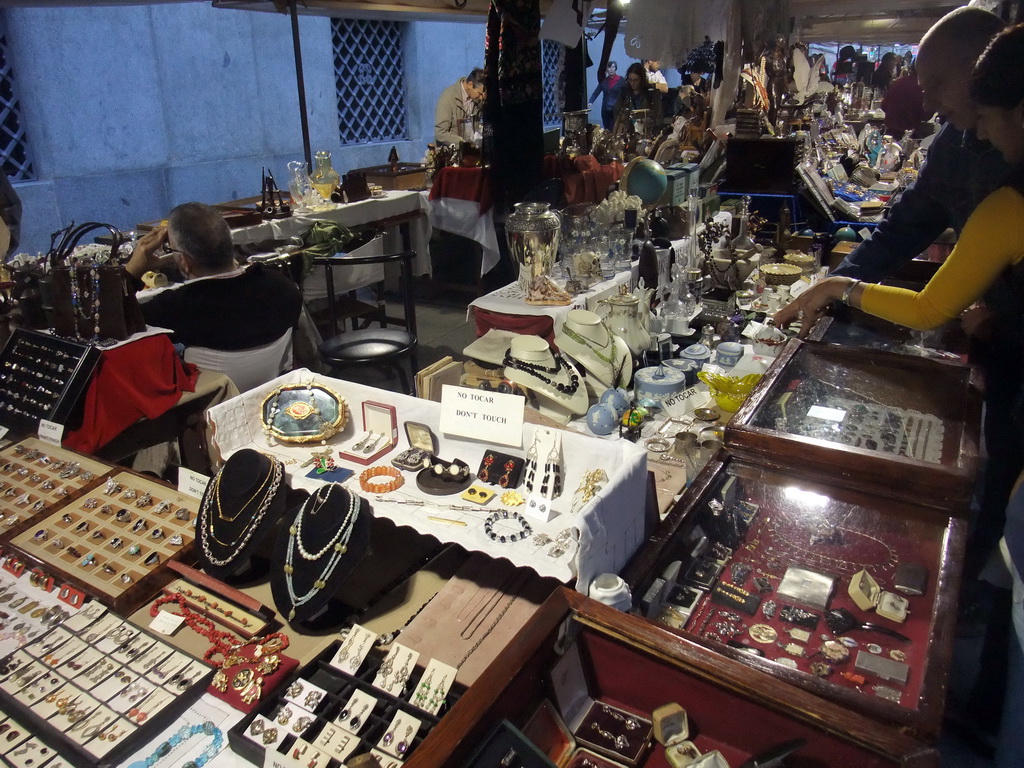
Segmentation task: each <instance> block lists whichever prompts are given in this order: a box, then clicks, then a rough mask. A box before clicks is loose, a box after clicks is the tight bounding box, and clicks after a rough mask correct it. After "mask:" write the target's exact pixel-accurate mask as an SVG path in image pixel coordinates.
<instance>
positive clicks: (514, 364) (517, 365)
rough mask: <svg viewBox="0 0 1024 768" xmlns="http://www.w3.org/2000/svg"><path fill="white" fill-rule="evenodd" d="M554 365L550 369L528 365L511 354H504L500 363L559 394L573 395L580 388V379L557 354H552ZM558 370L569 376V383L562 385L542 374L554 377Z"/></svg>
mask: <svg viewBox="0 0 1024 768" xmlns="http://www.w3.org/2000/svg"><path fill="white" fill-rule="evenodd" d="M553 356H554V360H555V364H554V365H553V366H551V367H548V366H546V365H540V364H539V363H529V362H527V361H525V360H520V359H519V358H518V357H512V354H511V352H507V353H506V354H505V361H504V362H503V363H502V365H504V366H505V367H506V368H512V369H513V370H516V371H522V372H523V373H528V374H530V375H531V376H533V377H534V378H536V379H540V380H541V381H543V382H544V383H545V384H547V385H548V386H551V387H554V388H555V389H556V390H558V391H559V392H561V393H563V394H566V395H573V394H575V393H576V390H577V389H579V387H580V377H579V376H577V375H576V373H575V372H574V371H573V369H572V366H570V365H569V363H568V361H567V360H566V359H565V358H564V357H562V356H561V355H560V354H559V353H558V352H554V353H553ZM559 370H564V371H565V372H566V373H567V374H569V383H568V384H562V383H561V382H558V381H554V380H553V379H552V378H551V377H550V376H545V375H544V374H551V375H552V376H553V375H556V374H557V373H558V372H559Z"/></svg>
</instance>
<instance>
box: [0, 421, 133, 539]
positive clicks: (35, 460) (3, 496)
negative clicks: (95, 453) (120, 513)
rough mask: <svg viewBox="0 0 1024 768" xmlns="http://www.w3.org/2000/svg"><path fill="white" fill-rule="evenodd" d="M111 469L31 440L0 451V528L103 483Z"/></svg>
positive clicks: (29, 518) (40, 513)
mask: <svg viewBox="0 0 1024 768" xmlns="http://www.w3.org/2000/svg"><path fill="white" fill-rule="evenodd" d="M112 469H113V468H112V467H111V466H110V465H108V464H103V463H101V462H99V461H95V460H93V459H89V458H86V457H85V456H81V455H79V454H77V453H74V452H73V451H67V450H64V449H63V448H59V447H57V446H55V445H49V444H48V443H44V442H43V441H42V440H39V439H37V438H34V437H29V438H25V439H24V440H22V441H20V442H18V443H15V444H14V445H9V446H7V447H6V448H4V449H3V450H2V451H0V525H2V527H3V530H5V531H6V530H10V529H11V528H12V527H14V526H15V525H17V524H19V523H22V524H24V523H27V522H31V521H32V520H35V519H38V518H39V517H41V516H43V515H44V514H45V513H46V512H47V510H49V509H52V508H54V507H58V506H61V505H63V504H65V503H67V502H69V501H71V500H73V499H75V498H77V497H78V496H79V495H80V494H81V493H83V492H84V491H85V490H87V489H91V488H95V487H96V486H98V485H100V484H101V483H102V482H103V479H104V478H105V477H106V475H107V473H108V472H110V471H111V470H112Z"/></svg>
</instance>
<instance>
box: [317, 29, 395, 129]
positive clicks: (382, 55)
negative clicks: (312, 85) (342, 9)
mask: <svg viewBox="0 0 1024 768" xmlns="http://www.w3.org/2000/svg"><path fill="white" fill-rule="evenodd" d="M332 28H333V34H332V39H333V46H334V77H335V83H336V86H337V92H338V134H339V136H340V137H341V143H342V144H366V143H368V142H373V141H400V140H406V139H408V138H409V130H408V122H407V120H406V103H405V73H404V68H403V65H402V25H401V24H400V23H399V22H395V21H369V20H364V19H333V20H332Z"/></svg>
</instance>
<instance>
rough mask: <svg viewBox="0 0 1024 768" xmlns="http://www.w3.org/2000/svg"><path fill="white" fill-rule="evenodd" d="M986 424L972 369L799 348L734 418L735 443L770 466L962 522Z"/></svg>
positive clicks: (731, 444) (793, 345)
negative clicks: (889, 496) (943, 513)
mask: <svg viewBox="0 0 1024 768" xmlns="http://www.w3.org/2000/svg"><path fill="white" fill-rule="evenodd" d="M980 424H981V395H980V392H979V379H978V375H977V373H976V372H975V371H974V369H972V368H970V367H967V366H964V365H960V364H954V363H948V362H943V361H937V360H927V359H924V358H917V357H912V356H909V355H898V354H892V353H889V352H884V351H876V350H870V349H849V348H845V347H839V346H835V345H831V344H805V343H802V342H799V341H793V342H790V343H789V344H788V345H787V346H786V347H785V348H784V349H783V351H782V352H781V353H780V354H779V356H778V358H776V361H775V364H774V365H773V366H772V367H771V368H770V369H769V371H768V373H766V374H765V376H764V377H763V378H762V379H761V381H760V382H758V384H757V386H756V387H755V389H754V391H753V392H752V393H751V395H750V397H749V398H747V401H746V402H745V403H744V404H743V405H742V406H741V407H740V410H739V411H737V412H736V415H735V416H733V418H732V421H731V422H730V423H729V425H728V426H727V427H726V430H725V444H726V447H727V448H729V450H730V452H731V453H733V454H735V455H736V456H740V457H748V458H753V459H754V460H756V461H759V462H761V463H763V464H765V465H767V466H771V467H781V468H792V469H798V470H800V471H802V472H812V473H816V474H817V475H818V476H820V477H828V478H830V480H831V482H833V483H836V484H838V485H845V486H848V487H851V488H859V489H862V490H866V491H869V492H874V493H885V494H892V495H893V496H895V497H897V498H900V499H903V500H905V501H910V502H911V503H915V504H922V505H927V506H932V507H936V508H938V509H942V510H947V511H951V512H953V513H955V514H962V513H964V512H965V511H966V507H967V503H968V501H969V499H970V495H971V491H972V489H973V485H974V481H975V473H976V470H977V465H978V450H979V449H978V445H979V442H978V441H979V432H980Z"/></svg>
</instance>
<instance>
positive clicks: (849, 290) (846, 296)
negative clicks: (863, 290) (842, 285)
mask: <svg viewBox="0 0 1024 768" xmlns="http://www.w3.org/2000/svg"><path fill="white" fill-rule="evenodd" d="M858 285H860V280H854V281H853V282H852V283H850V284H849V285H848V286H846V290H845V291H843V295H842V296H840V297H839V300H840V301H841V302H843V304H845V305H846V306H850V297H851V296H852V295H853V289H854V288H856V287H857V286H858Z"/></svg>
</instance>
